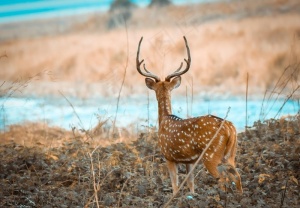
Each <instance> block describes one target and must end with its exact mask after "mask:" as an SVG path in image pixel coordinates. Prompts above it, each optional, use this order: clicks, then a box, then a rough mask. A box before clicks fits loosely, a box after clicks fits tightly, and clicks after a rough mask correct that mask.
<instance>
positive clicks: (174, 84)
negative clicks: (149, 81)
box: [171, 76, 181, 89]
mask: <svg viewBox="0 0 300 208" xmlns="http://www.w3.org/2000/svg"><path fill="white" fill-rule="evenodd" d="M180 84H181V77H180V76H177V77H175V78H174V79H172V81H171V86H172V89H175V88H177V87H179V86H180Z"/></svg>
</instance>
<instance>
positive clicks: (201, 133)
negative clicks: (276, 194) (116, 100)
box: [136, 37, 242, 195]
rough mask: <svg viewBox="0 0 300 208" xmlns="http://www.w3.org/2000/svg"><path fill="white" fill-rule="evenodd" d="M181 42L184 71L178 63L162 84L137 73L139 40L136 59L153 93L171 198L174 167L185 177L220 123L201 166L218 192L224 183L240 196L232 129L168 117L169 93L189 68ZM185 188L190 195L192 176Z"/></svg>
mask: <svg viewBox="0 0 300 208" xmlns="http://www.w3.org/2000/svg"><path fill="white" fill-rule="evenodd" d="M183 38H184V41H185V46H186V49H187V55H188V59H184V61H185V62H186V68H185V69H184V70H181V68H182V66H183V62H181V65H180V67H179V68H178V69H177V70H176V71H175V72H173V73H172V74H170V75H168V76H167V77H166V78H165V81H161V80H160V78H159V77H158V76H156V75H154V74H153V73H151V72H150V71H148V70H147V68H146V66H145V64H143V68H144V71H142V70H141V65H142V63H143V62H144V60H142V61H140V60H139V54H140V47H141V43H142V40H143V37H142V38H141V39H140V41H139V45H138V50H137V56H136V67H137V71H138V72H139V73H140V74H141V75H143V76H145V77H146V79H145V82H146V86H147V87H148V88H149V89H151V90H154V91H155V93H156V99H157V102H158V120H159V130H158V135H159V139H158V145H159V147H160V149H161V152H162V154H163V155H164V157H165V158H166V164H167V168H168V170H169V174H170V178H171V182H172V188H173V194H174V195H175V194H176V193H177V191H178V170H177V164H179V163H183V164H186V170H187V172H188V173H189V172H190V170H191V168H192V167H193V164H194V163H195V162H196V161H197V159H198V158H199V156H200V155H201V153H202V151H203V150H204V148H205V147H206V145H207V144H208V143H209V142H210V140H211V139H213V137H214V134H215V133H216V132H217V131H218V130H219V128H220V127H221V123H223V124H222V128H221V129H220V130H219V133H218V134H217V135H216V137H215V138H214V140H213V141H212V143H211V145H210V147H209V148H208V149H207V151H206V152H205V154H204V156H203V158H202V162H203V164H204V166H205V167H206V169H207V170H208V171H209V173H210V174H211V175H212V176H213V177H215V178H217V179H219V183H220V186H221V188H222V189H224V183H225V182H231V184H233V185H235V186H236V189H237V191H238V192H239V193H242V183H241V178H240V175H239V173H238V172H237V170H236V169H235V155H236V148H237V136H236V129H235V127H234V125H233V124H232V123H231V122H229V121H227V120H223V119H222V118H219V117H216V116H213V115H206V116H200V117H195V118H188V119H181V118H179V117H177V116H175V115H173V114H172V108H171V91H172V90H173V89H175V88H177V87H179V85H180V83H181V75H183V74H184V73H186V72H187V71H188V70H189V68H190V65H191V55H190V49H189V46H188V43H187V40H186V38H185V37H183ZM187 185H188V187H189V189H190V192H192V193H194V175H193V173H191V174H190V176H189V178H188V180H187Z"/></svg>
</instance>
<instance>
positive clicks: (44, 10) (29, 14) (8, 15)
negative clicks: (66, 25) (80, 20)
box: [0, 0, 216, 23]
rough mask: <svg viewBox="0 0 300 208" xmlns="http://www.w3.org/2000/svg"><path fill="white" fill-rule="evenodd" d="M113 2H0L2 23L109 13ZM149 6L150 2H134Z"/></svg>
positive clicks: (178, 0) (181, 0)
mask: <svg viewBox="0 0 300 208" xmlns="http://www.w3.org/2000/svg"><path fill="white" fill-rule="evenodd" d="M212 1H216V0H188V1H184V0H173V1H172V2H173V3H174V4H192V3H199V2H212ZM112 2H113V0H0V23H1V22H2V23H3V22H13V21H21V20H26V19H34V18H41V17H54V16H64V15H74V14H81V13H92V12H94V13H95V12H103V11H107V10H108V9H109V7H110V5H111V4H112ZM131 2H133V3H135V4H136V5H138V6H141V7H143V6H147V5H148V4H149V3H150V0H132V1H131Z"/></svg>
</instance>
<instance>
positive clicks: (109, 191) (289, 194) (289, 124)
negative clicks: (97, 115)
mask: <svg viewBox="0 0 300 208" xmlns="http://www.w3.org/2000/svg"><path fill="white" fill-rule="evenodd" d="M299 122H300V120H299V115H298V116H295V117H289V118H286V119H280V120H274V119H271V120H268V121H266V122H265V123H259V122H258V123H256V125H255V128H254V129H252V130H250V131H248V133H247V135H245V134H244V133H241V134H239V135H238V138H239V140H238V141H239V145H238V146H239V147H238V152H237V167H238V168H239V172H240V174H241V177H242V183H243V187H244V194H243V196H241V197H238V196H236V195H234V194H233V193H232V191H233V190H232V188H231V187H228V192H226V193H224V192H222V191H220V190H219V189H218V184H217V181H216V180H215V179H214V178H213V177H211V176H210V175H209V174H207V173H206V171H205V170H204V168H202V167H201V165H200V166H199V167H197V169H196V173H197V174H196V175H197V177H196V178H195V185H196V189H195V192H196V194H193V195H191V194H190V193H188V189H187V187H186V186H185V187H184V189H183V190H181V191H180V194H179V195H178V197H176V198H175V199H173V200H172V202H171V204H170V206H171V207H237V206H241V207H262V206H267V207H293V208H294V207H295V208H296V207H299V180H300V175H299V168H300V163H299V153H300V149H299V145H300V143H299V142H300V138H299V124H300V123H299ZM39 128H40V130H41V131H38V129H39ZM47 128H49V127H45V126H44V127H42V126H38V125H36V127H35V128H34V126H26V125H25V126H24V127H22V126H15V127H14V128H11V129H10V130H9V132H8V133H5V135H4V134H0V135H1V141H2V138H3V136H4V137H5V138H8V139H9V140H13V139H14V137H15V135H20V136H19V137H23V138H24V140H26V141H27V142H29V140H30V138H32V137H33V136H35V137H38V136H39V137H40V140H41V141H40V142H41V143H42V144H41V143H37V142H36V141H37V140H35V139H34V138H33V139H32V140H31V142H32V143H31V144H32V145H29V143H26V141H25V144H24V141H22V140H15V141H9V142H8V143H7V144H1V145H0V156H1V157H0V185H1V187H2V188H1V189H0V199H1V200H0V205H1V207H7V206H15V207H21V206H22V207H24V206H30V207H53V206H59V207H77V206H79V207H95V206H97V204H98V205H99V206H100V207H104V206H106V207H109V206H110V207H140V206H144V207H159V206H163V205H164V204H166V202H167V200H168V199H169V198H170V197H171V196H172V188H171V182H170V179H169V175H168V171H167V168H166V166H165V161H164V158H163V157H162V155H161V154H160V152H159V149H158V148H157V146H156V145H157V134H156V133H150V134H148V133H143V132H140V133H141V134H140V135H139V136H138V140H136V141H134V142H132V143H130V142H128V141H127V142H125V143H119V144H112V145H108V146H106V147H103V146H99V144H104V142H105V140H103V139H102V140H101V139H95V138H94V140H92V139H91V138H86V136H85V134H79V133H78V134H76V136H75V137H74V135H72V133H71V132H65V131H63V130H59V129H58V128H49V129H47ZM29 129H32V130H29ZM46 129H47V130H46ZM45 131H47V132H48V135H50V134H52V135H54V139H53V142H52V145H50V144H49V143H48V140H49V138H50V137H51V136H48V137H47V136H45V133H46V132H45ZM61 135H64V136H63V137H62V136H61ZM134 138H137V137H134ZM95 140H96V141H97V142H96V143H95ZM53 144H56V145H53ZM52 146H55V148H52ZM184 173H185V169H184V167H183V166H180V168H179V178H180V180H181V181H182V180H183V177H184V176H185V174H184Z"/></svg>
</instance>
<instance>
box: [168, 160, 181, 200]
mask: <svg viewBox="0 0 300 208" xmlns="http://www.w3.org/2000/svg"><path fill="white" fill-rule="evenodd" d="M167 167H168V170H169V173H170V178H171V182H172V188H173V195H175V194H176V193H177V191H178V170H177V164H176V163H175V162H171V161H169V160H167Z"/></svg>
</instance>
